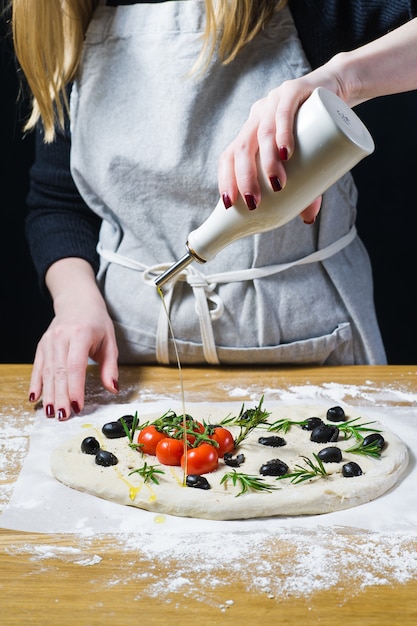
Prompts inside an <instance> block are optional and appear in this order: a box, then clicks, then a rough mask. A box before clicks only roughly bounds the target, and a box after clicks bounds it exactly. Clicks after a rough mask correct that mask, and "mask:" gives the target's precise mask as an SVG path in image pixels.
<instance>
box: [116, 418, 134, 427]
mask: <svg viewBox="0 0 417 626" xmlns="http://www.w3.org/2000/svg"><path fill="white" fill-rule="evenodd" d="M134 419H135V416H134V415H123V416H122V417H119V419H118V420H117V421H118V422H120V423H122V420H123V421H124V423H125V424H126V426H127V427H128V428H129V429H130V428H132V425H133V420H134Z"/></svg>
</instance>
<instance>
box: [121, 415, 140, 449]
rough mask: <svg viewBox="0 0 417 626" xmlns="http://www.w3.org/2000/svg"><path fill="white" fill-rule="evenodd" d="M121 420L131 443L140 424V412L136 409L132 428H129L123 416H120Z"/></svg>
mask: <svg viewBox="0 0 417 626" xmlns="http://www.w3.org/2000/svg"><path fill="white" fill-rule="evenodd" d="M120 422H121V424H122V426H123V430H124V431H125V433H126V435H127V438H128V439H129V443H133V437H134V434H135V432H136V429H137V427H138V424H139V418H138V412H137V411H136V412H135V415H134V416H133V421H132V428H129V426H128V425H127V424H126V422H125V420H124V419H123V417H121V418H120Z"/></svg>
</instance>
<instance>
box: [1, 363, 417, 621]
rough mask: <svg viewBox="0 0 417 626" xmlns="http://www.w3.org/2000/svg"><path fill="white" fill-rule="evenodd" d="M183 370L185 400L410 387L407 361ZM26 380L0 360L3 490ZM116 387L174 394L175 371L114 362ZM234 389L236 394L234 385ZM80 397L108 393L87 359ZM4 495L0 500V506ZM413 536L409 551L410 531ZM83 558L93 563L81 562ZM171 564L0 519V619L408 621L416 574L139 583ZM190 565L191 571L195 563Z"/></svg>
mask: <svg viewBox="0 0 417 626" xmlns="http://www.w3.org/2000/svg"><path fill="white" fill-rule="evenodd" d="M183 377H184V383H185V389H186V398H187V399H188V400H189V401H203V400H211V401H222V400H230V395H229V391H230V389H234V390H235V392H234V394H233V399H234V400H236V401H240V400H241V401H246V400H249V399H250V394H254V393H257V394H261V393H262V392H263V391H264V390H267V389H274V388H280V389H281V388H282V389H285V388H288V387H292V386H294V385H303V384H309V385H317V386H321V385H327V384H330V383H337V384H346V385H358V386H366V387H367V388H369V390H370V392H372V389H373V388H375V389H376V390H377V389H379V390H381V389H383V388H384V387H386V388H389V387H392V388H394V387H397V388H398V387H401V389H404V390H405V391H409V392H410V393H411V392H412V393H414V394H415V393H417V367H411V366H406V367H402V366H394V367H388V366H378V367H371V366H365V367H362V366H353V367H338V368H331V367H329V368H324V367H317V368H314V367H309V368H272V367H271V368H251V367H247V368H242V367H237V368H204V367H201V368H198V367H195V368H185V369H184V371H183ZM29 380H30V366H29V365H7V364H4V365H0V398H1V400H0V414H1V419H6V420H9V422H8V423H10V420H13V424H14V425H15V427H16V429H17V431H21V437H22V442H23V443H22V446H21V450H20V452H21V454H20V457H19V458H18V457H16V455H13V458H4V454H3V451H1V449H0V453H1V454H2V464H1V467H0V470H1V471H0V491H1V492H2V493H3V494H5V495H6V496H7V497H8V494H10V493H11V489H12V486H13V482H14V481H15V480H16V479H17V477H18V474H19V471H20V468H21V464H22V462H23V459H24V456H25V454H26V450H27V441H28V437H29V428H28V425H30V423H31V421H32V420H33V407H32V406H31V405H29V403H28V402H27V396H28V390H29ZM120 389H121V392H120V395H119V398H118V401H119V402H121V403H124V402H128V401H132V400H134V399H135V397H136V396H138V395H139V397H140V394H141V393H142V392H143V391H144V390H147V391H148V392H149V394H163V395H164V396H172V397H174V398H177V397H178V393H179V377H178V371H177V370H176V368H174V367H173V368H170V367H143V368H141V367H124V368H121V373H120ZM238 389H240V390H241V395H239V393H237V394H236V390H238ZM87 397H88V398H89V399H90V400H91V399H94V401H101V402H103V403H107V402H114V401H115V399H114V398H113V397H112V396H110V394H106V392H103V391H102V389H101V385H100V380H99V376H98V372H97V370H96V368H94V367H90V368H89V372H88V383H87ZM352 401H354V399H352ZM404 404H407V403H406V402H404ZM63 427H65V425H63ZM6 501H7V498H6ZM5 503H6V502H5V501H2V500H0V510H1V508H2V505H3V506H4V504H5ZM360 540H363V537H362V538H361V537H359V533H358V534H355V533H353V534H352V544H353V548H352V549H354V544H355V541H358V545H359V544H360ZM413 545H414V548H415V551H416V554H417V537H416V541H415V544H413ZM292 549H293V546H292V545H291V543H288V542H286V541H279V542H277V543H274V545H273V546H271V551H270V554H268V555H266V557H265V558H266V559H269V561H270V565H271V568H274V564H275V563H276V562H277V560H280V561H283V560H284V561H285V559H286V558H288V557H289V555H290V553H291V550H292ZM375 549H376V550H379V551H383V550H384V545H382V544H381V545H375ZM60 551H61V552H60ZM39 554H42V558H39ZM62 554H65V555H66V556H65V558H63V557H62ZM36 555H37V556H38V558H35V557H36ZM358 558H360V551H359V552H358ZM89 561H91V563H94V565H91V566H86V565H85V563H86V562H89ZM172 568H175V563H173V562H171V561H170V562H167V563H166V564H164V563H163V562H160V561H158V562H157V563H155V562H150V561H149V559H147V558H146V556H145V555H144V554H141V553H140V551H138V553H137V554H135V555H133V556H132V553H131V552H126V551H125V550H122V549H120V547H118V546H117V544H115V542H114V541H113V540H112V539H111V538H109V537H106V536H101V537H96V538H93V539H90V540H89V541H85V540H84V539H83V538H81V537H79V536H77V535H42V534H33V533H21V532H17V531H10V530H4V529H2V530H0V591H1V596H0V598H1V599H0V608H1V615H0V623H1V624H2V625H4V626H12V625H13V626H14V625H19V626H21V625H22V624H25V625H26V624H28V625H29V624H42V625H43V624H51V625H52V624H53V625H55V624H60V625H64V626H65V625H66V624H74V623H78V624H80V625H86V626H87V625H89V626H95V625H97V626H98V625H100V626H103V625H107V624H109V625H110V624H112V625H114V624H123V625H126V626H130V624H132V625H133V624H135V626H136V625H137V624H142V625H147V624H152V625H156V626H158V625H161V626H162V625H163V626H166V625H167V624H170V623H178V624H182V625H184V626H187V625H188V624H190V625H191V624H199V625H200V624H202V625H206V624H207V625H208V624H210V626H211V625H212V624H217V623H219V624H234V625H235V626H236V624H245V625H249V626H251V625H256V626H258V625H259V624H263V623H265V624H266V623H278V620H279V621H280V622H282V623H284V624H287V625H290V626H291V625H297V626H299V625H300V624H303V623H304V624H310V623H311V624H316V623H317V624H320V625H321V626H330V625H332V626H333V624H334V623H335V622H336V623H338V622H340V623H341V621H342V620H343V622H344V623H346V624H349V626H364V625H365V624H366V625H367V626H373V625H375V626H388V625H389V626H396V625H397V624H398V625H399V624H401V626H411V625H413V626H414V625H415V624H416V623H417V602H416V597H417V579H416V580H412V581H410V582H407V583H406V584H399V583H398V584H388V585H378V586H370V587H367V588H366V589H364V590H362V589H360V588H358V589H355V588H352V586H351V585H349V586H347V585H345V584H344V583H343V577H342V579H341V581H339V584H338V585H337V586H336V587H335V588H333V589H331V590H326V591H319V592H316V593H313V594H310V595H304V596H302V597H288V598H285V597H280V598H270V597H268V594H267V593H260V592H255V591H253V592H251V591H248V590H247V587H246V585H245V576H246V575H247V574H248V572H249V571H250V568H251V563H247V571H246V572H245V568H241V569H240V570H239V571H238V572H237V571H235V572H234V571H233V568H231V571H230V572H229V573H228V574H225V572H224V569H222V570H221V571H220V570H219V573H217V574H216V573H213V577H215V575H217V576H220V577H223V578H225V576H226V577H227V580H223V582H224V583H225V584H224V585H223V586H219V590H218V592H215V591H212V593H211V595H210V596H209V601H207V597H205V596H204V589H203V588H202V589H201V594H200V593H196V594H194V595H191V596H190V597H188V596H187V597H186V596H184V594H183V593H174V592H173V593H171V594H170V595H169V598H164V600H163V601H161V599H160V598H158V597H151V596H150V595H149V594H146V593H144V590H145V588H146V582H147V578H148V577H149V576H151V575H152V576H153V577H155V579H158V580H160V581H162V582H163V581H164V580H165V579H166V577H167V576H168V574H170V573H172ZM194 574H195V576H198V572H194ZM280 575H282V574H280ZM329 575H331V573H329ZM116 583H117V584H116ZM205 584H207V582H205ZM204 598H205V599H204ZM231 599H232V601H231V602H229V601H230V600H231Z"/></svg>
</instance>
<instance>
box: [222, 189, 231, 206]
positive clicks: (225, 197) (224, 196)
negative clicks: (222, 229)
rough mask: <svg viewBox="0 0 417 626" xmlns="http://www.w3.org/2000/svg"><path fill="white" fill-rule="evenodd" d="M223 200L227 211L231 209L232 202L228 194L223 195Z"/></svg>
mask: <svg viewBox="0 0 417 626" xmlns="http://www.w3.org/2000/svg"><path fill="white" fill-rule="evenodd" d="M222 198H223V204H224V206H225V208H226V209H230V207H231V206H232V201H231V199H230V198H229V196H228V195H227V193H224V194H223V195H222Z"/></svg>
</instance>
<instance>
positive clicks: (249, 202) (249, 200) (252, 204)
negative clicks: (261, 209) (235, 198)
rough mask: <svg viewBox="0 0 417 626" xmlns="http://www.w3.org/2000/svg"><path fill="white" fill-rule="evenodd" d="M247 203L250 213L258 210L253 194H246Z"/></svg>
mask: <svg viewBox="0 0 417 626" xmlns="http://www.w3.org/2000/svg"><path fill="white" fill-rule="evenodd" d="M245 202H246V205H247V207H248V209H249V210H250V211H253V210H254V209H256V202H255V198H254V197H253V195H252V194H251V193H245Z"/></svg>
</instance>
